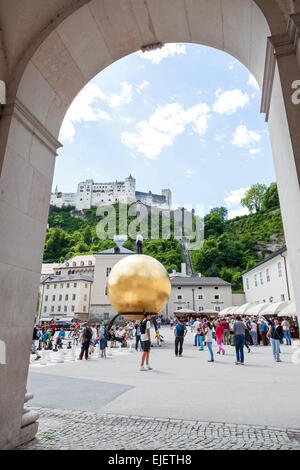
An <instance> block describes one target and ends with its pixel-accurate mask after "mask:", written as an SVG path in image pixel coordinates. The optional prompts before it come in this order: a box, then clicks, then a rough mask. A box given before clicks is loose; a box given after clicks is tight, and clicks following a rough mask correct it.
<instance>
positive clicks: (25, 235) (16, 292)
mask: <svg viewBox="0 0 300 470" xmlns="http://www.w3.org/2000/svg"><path fill="white" fill-rule="evenodd" d="M59 146H60V144H59V142H58V141H57V140H56V139H55V138H54V137H53V136H52V135H51V134H50V133H49V132H48V131H47V129H45V127H44V126H43V125H42V124H41V123H40V122H39V121H38V120H37V119H36V118H35V116H33V115H32V114H31V113H30V111H29V110H28V109H26V107H25V106H24V105H23V104H22V103H21V102H20V101H19V100H17V99H15V100H14V101H11V102H9V103H8V104H7V105H6V106H5V107H4V108H3V110H2V116H1V121H0V299H1V302H0V341H2V342H3V343H4V344H5V351H6V357H5V358H2V361H0V362H2V364H1V365H0V397H1V399H0V424H1V426H0V448H1V449H12V448H14V447H15V446H16V445H19V444H20V443H21V441H20V436H21V434H20V433H21V427H22V410H23V405H24V396H25V391H26V382H27V374H28V365H29V357H30V350H31V341H32V333H33V325H34V319H35V314H36V304H37V295H38V288H39V279H40V272H41V262H42V256H43V248H44V241H45V232H46V226H47V216H48V210H49V200H50V193H51V185H52V179H53V172H54V165H55V156H56V151H57V148H58V147H59ZM23 424H24V423H23ZM21 440H22V439H21Z"/></svg>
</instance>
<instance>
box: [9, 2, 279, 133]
mask: <svg viewBox="0 0 300 470" xmlns="http://www.w3.org/2000/svg"><path fill="white" fill-rule="evenodd" d="M269 35H270V29H269V27H268V23H267V21H266V19H265V17H264V15H263V14H262V12H261V10H260V8H259V7H258V6H257V5H256V3H255V2H254V0H242V1H241V0H225V1H224V0H223V1H220V0H200V1H199V0H185V1H182V0H164V1H157V0H147V2H144V1H140V0H114V1H113V2H112V1H111V0H101V1H99V0H92V1H89V2H87V3H86V4H85V5H84V6H82V7H81V8H79V9H78V10H76V11H75V12H74V13H73V14H72V15H70V16H69V17H68V18H66V19H65V20H64V21H63V22H61V23H60V24H59V25H58V26H57V27H56V28H55V30H53V31H52V32H51V33H50V34H49V35H48V37H47V38H46V39H45V40H44V42H43V43H42V44H41V45H40V47H39V48H38V49H37V50H36V52H35V54H34V55H33V56H32V57H31V59H30V60H29V62H28V63H27V66H26V69H25V71H24V74H23V76H22V79H21V81H20V84H19V87H18V90H17V98H18V99H19V100H20V101H21V102H22V103H23V105H25V107H26V108H28V109H30V110H31V112H32V113H33V114H34V115H35V117H36V118H37V119H38V120H39V122H40V123H41V124H42V125H43V126H45V127H46V128H47V130H48V131H49V132H50V133H51V134H52V135H53V136H54V137H57V136H58V133H59V129H60V127H61V123H62V120H63V118H64V115H65V113H66V111H67V109H68V107H69V106H70V104H71V102H72V101H73V99H74V98H75V96H76V95H77V94H78V93H79V91H80V90H81V89H82V88H83V87H84V86H85V84H87V83H88V82H89V81H90V80H91V79H92V78H93V77H94V76H95V75H96V74H98V73H99V72H100V71H101V70H103V69H104V68H105V67H107V66H109V65H110V64H112V63H113V62H114V61H116V60H118V59H120V58H122V57H124V56H126V55H128V54H131V53H133V52H135V51H137V50H139V49H141V48H142V47H143V46H147V45H152V44H157V43H163V44H166V43H171V42H183V43H194V44H202V45H208V46H211V47H214V48H217V49H220V50H223V51H225V52H227V53H229V54H231V55H232V56H234V57H235V58H236V59H237V60H239V61H241V62H242V63H243V64H244V65H245V66H246V67H247V68H248V69H249V70H250V71H251V73H252V74H253V75H254V76H255V78H256V79H257V81H258V83H259V84H260V86H262V83H263V74H264V65H265V56H266V44H267V37H268V36H269Z"/></svg>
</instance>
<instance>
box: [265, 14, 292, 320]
mask: <svg viewBox="0 0 300 470" xmlns="http://www.w3.org/2000/svg"><path fill="white" fill-rule="evenodd" d="M293 16H294V15H293ZM299 19H300V18H299ZM294 20H295V17H294V19H293V21H292V20H290V22H289V24H288V29H287V32H286V34H282V35H278V36H271V37H270V38H269V39H268V47H267V59H266V68H265V78H264V87H263V93H262V111H263V112H265V113H266V115H267V120H268V122H269V129H270V137H271V144H272V149H273V157H274V165H275V172H276V177H277V182H278V191H279V197H280V205H281V212H282V218H283V224H284V231H285V238H286V244H287V248H288V253H289V263H290V268H291V275H292V283H293V288H294V293H295V301H296V306H297V314H298V320H299V323H300V186H299V182H300V104H299V105H296V104H294V103H293V100H292V95H293V93H294V92H295V89H294V88H293V87H292V85H293V83H294V82H295V81H296V80H300V67H299V63H298V60H297V56H299V47H300V46H299V41H298V39H297V36H296V32H297V28H295V24H294Z"/></svg>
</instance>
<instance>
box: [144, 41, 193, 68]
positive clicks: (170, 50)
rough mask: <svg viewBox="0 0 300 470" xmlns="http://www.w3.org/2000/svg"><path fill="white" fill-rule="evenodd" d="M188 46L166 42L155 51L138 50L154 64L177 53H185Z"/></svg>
mask: <svg viewBox="0 0 300 470" xmlns="http://www.w3.org/2000/svg"><path fill="white" fill-rule="evenodd" d="M185 53H186V46H184V45H182V44H176V43H172V44H166V45H165V46H164V47H162V49H156V50H155V51H147V52H142V51H138V52H137V54H138V56H139V57H141V58H142V59H146V60H150V61H151V62H152V64H159V63H160V62H161V61H162V60H163V59H166V58H167V57H173V56H174V55H177V54H185Z"/></svg>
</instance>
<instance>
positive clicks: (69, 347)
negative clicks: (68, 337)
mask: <svg viewBox="0 0 300 470" xmlns="http://www.w3.org/2000/svg"><path fill="white" fill-rule="evenodd" d="M68 343H69V345H68V347H67V349H72V346H71V343H72V341H68Z"/></svg>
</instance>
